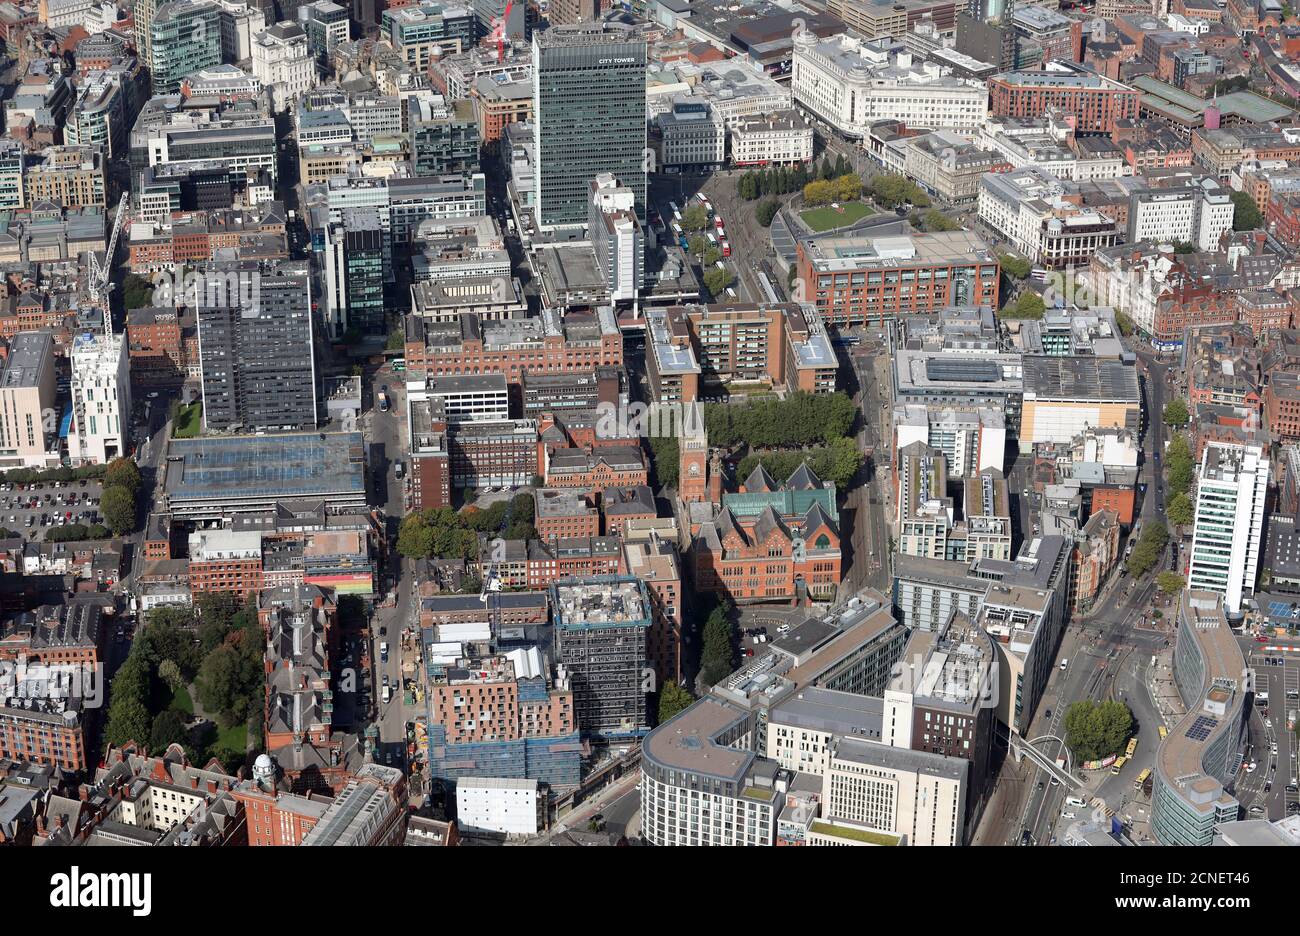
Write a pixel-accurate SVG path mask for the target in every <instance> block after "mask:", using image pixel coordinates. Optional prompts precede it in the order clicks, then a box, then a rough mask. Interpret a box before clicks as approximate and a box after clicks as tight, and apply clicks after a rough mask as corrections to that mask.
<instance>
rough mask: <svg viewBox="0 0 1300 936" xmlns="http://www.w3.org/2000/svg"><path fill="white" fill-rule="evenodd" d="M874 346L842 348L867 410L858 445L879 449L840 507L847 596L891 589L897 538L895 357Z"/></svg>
mask: <svg viewBox="0 0 1300 936" xmlns="http://www.w3.org/2000/svg"><path fill="white" fill-rule="evenodd" d="M855 334H857V333H855ZM873 347H875V348H879V345H878V344H877V345H867V344H859V345H854V346H851V347H849V348H848V349H845V348H844V347H842V346H840V347H837V354H838V356H839V359H840V373H841V375H844V380H845V382H844V384H843V385H842V386H841V389H842V390H843V391H844V392H846V393H849V394H851V395H852V396H853V401H854V402H855V403H856V404H857V405H858V410H859V412H861V413H862V426H861V429H860V431H859V433H858V448H859V450H860V451H862V452H872V453H873V454H872V456H871V457H870V458H869V459H867V460H866V461H865V462H864V463H863V466H862V469H861V470H860V471H859V473H858V477H857V478H856V479H855V483H854V485H853V486H852V487H851V488H850V489H849V491H848V493H847V494H846V496H845V500H844V505H843V506H842V507H841V508H840V528H841V529H842V530H843V529H847V530H848V531H849V537H848V541H847V543H841V551H842V552H843V554H844V580H843V581H842V582H841V583H840V597H841V598H847V597H849V596H850V595H853V594H855V593H856V592H859V591H861V590H862V589H863V588H864V587H868V586H869V587H871V588H875V589H877V590H878V591H880V592H882V593H884V594H889V591H890V566H889V556H890V543H891V537H890V525H889V518H888V516H887V514H886V511H888V510H890V509H892V508H891V507H890V492H891V487H890V483H889V463H890V454H891V452H892V450H893V443H892V430H891V428H890V427H891V417H890V413H889V410H888V407H889V401H890V398H891V393H890V391H889V386H890V383H889V382H890V380H891V379H892V377H891V375H890V365H891V361H892V358H891V357H890V356H889V355H888V354H885V353H883V351H874V352H873ZM846 546H847V548H845V547H846Z"/></svg>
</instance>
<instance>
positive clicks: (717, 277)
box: [704, 267, 736, 299]
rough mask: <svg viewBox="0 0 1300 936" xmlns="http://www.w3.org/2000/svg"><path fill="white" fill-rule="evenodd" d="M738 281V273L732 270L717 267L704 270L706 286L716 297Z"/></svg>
mask: <svg viewBox="0 0 1300 936" xmlns="http://www.w3.org/2000/svg"><path fill="white" fill-rule="evenodd" d="M735 281H736V274H734V273H732V272H731V271H730V270H725V269H723V270H720V269H718V268H717V267H709V268H708V269H706V270H705V271H704V288H705V289H707V290H708V291H709V292H710V293H711V294H712V295H713V297H714V298H715V299H716V298H717V297H718V296H719V295H721V294H722V293H724V292H726V291H727V289H728V288H729V287H730V286H731V284H732V283H734V282H735Z"/></svg>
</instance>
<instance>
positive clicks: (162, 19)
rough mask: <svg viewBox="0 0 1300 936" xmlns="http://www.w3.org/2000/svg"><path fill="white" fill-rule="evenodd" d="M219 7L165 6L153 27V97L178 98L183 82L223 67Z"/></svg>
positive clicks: (197, 1) (187, 1)
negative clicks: (202, 70) (168, 96)
mask: <svg viewBox="0 0 1300 936" xmlns="http://www.w3.org/2000/svg"><path fill="white" fill-rule="evenodd" d="M218 18H219V13H218V11H217V7H216V5H215V4H212V3H204V2H201V0H174V2H172V3H164V4H163V5H162V6H160V7H159V8H158V10H157V12H156V13H154V15H153V21H152V22H151V23H150V24H149V34H150V48H151V54H152V61H151V63H150V66H151V67H150V76H151V77H152V79H153V93H154V94H155V95H157V94H175V93H176V92H177V91H179V90H180V87H181V81H182V80H183V79H184V78H185V77H186V76H187V75H192V74H194V72H196V71H199V70H200V69H203V68H211V67H212V66H214V65H220V64H221V25H220V23H219V21H218Z"/></svg>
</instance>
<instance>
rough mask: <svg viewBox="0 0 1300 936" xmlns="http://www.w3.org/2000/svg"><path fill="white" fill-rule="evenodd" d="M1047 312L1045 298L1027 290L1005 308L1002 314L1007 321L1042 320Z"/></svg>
mask: <svg viewBox="0 0 1300 936" xmlns="http://www.w3.org/2000/svg"><path fill="white" fill-rule="evenodd" d="M1046 311H1047V306H1046V305H1045V304H1044V302H1043V297H1042V296H1040V295H1038V293H1036V292H1034V291H1033V290H1032V289H1026V290H1024V291H1022V292H1021V293H1020V295H1019V296H1017V297H1016V300H1015V302H1009V303H1007V304H1006V305H1005V306H1003V307H1002V312H1001V313H1000V314H1001V316H1002V317H1003V318H1007V319H1041V318H1042V317H1043V313H1044V312H1046Z"/></svg>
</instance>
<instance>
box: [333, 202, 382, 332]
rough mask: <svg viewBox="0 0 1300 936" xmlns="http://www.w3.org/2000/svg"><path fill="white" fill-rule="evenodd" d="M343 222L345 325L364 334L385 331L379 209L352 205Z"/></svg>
mask: <svg viewBox="0 0 1300 936" xmlns="http://www.w3.org/2000/svg"><path fill="white" fill-rule="evenodd" d="M343 223H344V225H345V227H346V232H345V233H344V235H343V264H344V277H343V281H344V283H345V284H346V285H345V288H344V298H345V301H346V307H347V314H348V317H347V328H348V330H349V331H350V330H352V329H356V330H357V331H359V332H361V333H362V334H366V335H381V334H384V332H385V331H386V329H385V327H384V232H383V229H382V227H381V226H380V223H379V212H378V211H377V210H376V209H374V208H368V209H366V208H357V209H353V210H352V211H348V212H345V213H344V216H343Z"/></svg>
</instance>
